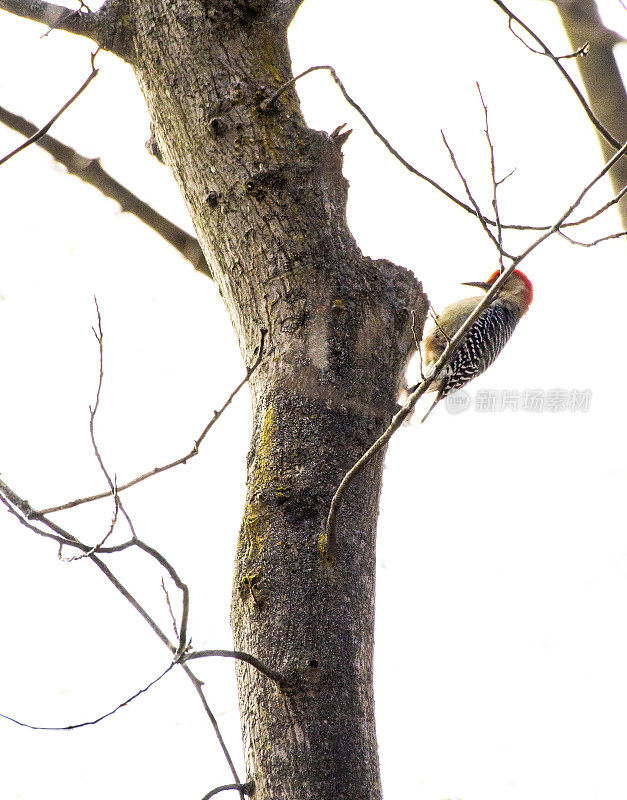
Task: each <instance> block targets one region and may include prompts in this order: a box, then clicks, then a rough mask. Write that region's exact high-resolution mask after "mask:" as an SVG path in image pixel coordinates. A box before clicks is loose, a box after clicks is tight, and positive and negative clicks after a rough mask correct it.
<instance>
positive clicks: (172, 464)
mask: <svg viewBox="0 0 627 800" xmlns="http://www.w3.org/2000/svg"><path fill="white" fill-rule="evenodd" d="M267 332H268V331H267V330H266V329H265V328H262V329H261V337H260V343H259V351H258V354H257V358H256V359H255V362H254V364H253V365H252V366H250V367H248V369H247V370H246V375H245V376H244V378H242V380H241V381H240V383H238V385H237V386H236V387H235V389H233V391H232V392H231V394H230V395H229V396H228V398H227V400H226V402H225V403H224V404H223V405H222V407H221V408H220V409H218V411H214V413H213V417H212V418H211V420H210V421H209V422H208V423H207V425H206V426H205V428H204V430H203V431H202V433H201V434H200V436H199V437H198V439H197V440H196V442H195V443H194V446H193V447H192V449H191V450H190V451H189V453H187V454H186V455H184V456H181V458H177V459H176V460H175V461H171V462H169V463H168V464H164V465H163V466H161V467H155V468H154V469H151V470H150V471H149V472H145V473H144V474H143V475H139V476H138V477H137V478H133V480H131V481H127V482H126V483H123V484H121V485H120V486H118V487H117V491H118V494H119V493H120V492H123V491H124V490H125V489H130V488H131V486H136V485H137V484H138V483H141V481H145V480H147V479H148V478H152V477H153V476H154V475H159V473H161V472H165V471H166V470H168V469H172V468H173V467H178V466H180V465H181V464H186V463H187V462H188V461H189V459H190V458H194V456H197V455H198V450H199V448H200V445H201V444H202V442H203V439H204V438H205V436H206V435H207V434H208V433H209V431H210V430H211V428H213V426H214V425H215V423H216V422H217V421H218V420H219V419H220V417H221V416H222V414H223V413H224V412H225V411H226V409H227V408H228V406H229V405H230V404H231V402H232V401H233V399H234V397H235V396H236V395H237V393H238V392H239V391H240V389H242V387H243V386H245V384H247V383H248V381H249V380H250V378H251V376H252V374H253V372H255V370H256V369H257V368H258V367H259V365H260V364H261V361H262V358H263V353H264V347H265V337H266V334H267ZM105 497H111V492H110V491H109V492H100V493H99V494H93V495H91V496H89V497H81V498H79V499H77V500H71V501H70V502H68V503H64V504H63V505H59V506H52V507H50V508H44V509H42V510H41V511H40V512H39V513H40V514H52V513H54V512H56V511H65V510H66V509H68V508H75V507H76V506H80V505H82V504H83V503H91V502H93V501H94V500H102V499H104V498H105Z"/></svg>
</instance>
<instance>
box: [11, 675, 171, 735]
mask: <svg viewBox="0 0 627 800" xmlns="http://www.w3.org/2000/svg"><path fill="white" fill-rule="evenodd" d="M174 666H176V661H173V662H172V663H171V664H169V665H168V667H167V668H166V669H165V670H164V671H163V672H162V673H161V675H159V676H158V677H157V678H155V679H154V680H152V681H150V683H149V684H148V685H147V686H144V687H143V689H140V690H139V691H137V692H135V694H133V695H131V696H130V697H129V698H128V699H127V700H123V701H122V702H121V703H118V705H117V706H116V707H115V708H114V709H113V710H112V711H107V713H106V714H101V715H100V716H99V717H97V718H96V719H92V720H89V721H88V722H78V723H76V724H75V725H60V726H57V725H31V724H30V723H28V722H21V721H20V720H19V719H14V718H13V717H9V716H7V714H0V717H2V718H3V719H7V720H9V722H14V723H15V724H16V725H19V726H20V727H22V728H30V729H31V730H32V731H75V730H76V729H77V728H85V727H87V726H88V725H97V724H98V723H99V722H102V720H103V719H107V717H112V716H113V715H114V714H115V713H116V712H118V711H119V710H120V709H122V708H124V706H127V705H128V704H129V703H132V702H133V700H135V699H136V698H137V697H139V696H140V695H142V694H145V693H146V692H147V691H148V690H149V689H151V688H152V687H153V686H154V685H155V683H158V682H159V681H160V680H161V679H162V678H165V676H166V675H167V674H168V672H169V671H170V670H171V669H172V667H174Z"/></svg>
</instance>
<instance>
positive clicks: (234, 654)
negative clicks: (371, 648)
mask: <svg viewBox="0 0 627 800" xmlns="http://www.w3.org/2000/svg"><path fill="white" fill-rule="evenodd" d="M214 656H220V657H222V658H234V659H237V660H239V661H245V662H246V663H247V664H250V665H251V666H252V667H254V668H255V669H256V670H258V671H259V672H261V673H262V674H263V675H265V676H266V677H267V678H270V680H272V681H274V682H275V683H278V684H279V685H280V686H283V685H285V684H286V683H287V678H286V677H285V675H283V674H282V673H280V672H277V671H276V670H275V669H272V668H271V667H268V666H266V665H265V664H264V663H263V662H262V661H260V660H259V659H258V658H255V656H251V655H250V654H249V653H243V652H242V651H241V650H193V651H192V652H191V653H185V654H184V655H183V656H182V657H181V661H191V660H192V659H195V658H212V657H214Z"/></svg>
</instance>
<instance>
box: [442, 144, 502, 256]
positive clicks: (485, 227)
mask: <svg viewBox="0 0 627 800" xmlns="http://www.w3.org/2000/svg"><path fill="white" fill-rule="evenodd" d="M440 133H441V134H442V140H443V142H444V145H445V146H446V149H447V150H448V154H449V156H450V159H451V161H452V163H453V166H454V167H455V171H456V172H457V174H458V175H459V178H460V180H461V182H462V183H463V184H464V189H465V190H466V195H467V196H468V199H469V200H470V202H471V203H472V206H473V208H474V209H475V215H476V217H477V218H478V220H479V222H480V223H481V226H482V227H483V230H484V231H485V232H486V233H487V234H488V237H489V238H490V241H491V242H492V244H493V245H494V246H495V247H496V249H497V250H498V253H499V258H501V259H502V257H503V256H505V257H506V258H513V256H511V255H510V254H509V253H507V252H506V251H505V250H503V248H502V246H501V244H500V243H499V240H498V239H497V238H496V236H495V235H494V234H493V233H492V231H491V230H490V228H489V227H488V223H487V221H486V218H485V217H484V216H483V214H482V212H481V209H480V208H479V204H478V203H477V201H476V200H475V198H474V197H473V196H472V192H471V191H470V187H469V186H468V182H467V180H466V178H465V177H464V174H463V172H462V171H461V169H460V168H459V165H458V163H457V159H456V158H455V154H454V153H453V151H452V149H451V147H450V145H449V143H448V142H447V140H446V136H445V135H444V131H440ZM499 229H500V223H499Z"/></svg>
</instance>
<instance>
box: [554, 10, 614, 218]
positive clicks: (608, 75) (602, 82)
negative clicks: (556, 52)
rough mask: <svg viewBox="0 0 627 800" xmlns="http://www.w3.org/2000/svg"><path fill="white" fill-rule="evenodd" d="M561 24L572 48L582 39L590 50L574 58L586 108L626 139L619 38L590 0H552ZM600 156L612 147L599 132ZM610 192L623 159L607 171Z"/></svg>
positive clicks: (612, 148) (608, 154) (606, 153)
mask: <svg viewBox="0 0 627 800" xmlns="http://www.w3.org/2000/svg"><path fill="white" fill-rule="evenodd" d="M554 3H555V6H556V7H557V10H558V11H559V15H560V18H561V20H562V25H563V26H564V29H565V30H566V33H567V35H568V39H569V41H570V43H571V46H572V48H573V51H574V50H577V49H578V48H580V47H581V46H582V45H583V44H585V42H589V43H590V51H589V53H588V55H586V56H585V57H580V58H578V59H577V66H578V68H579V73H580V75H581V78H582V80H583V84H584V87H585V89H586V94H587V95H588V98H589V102H590V107H591V108H592V111H593V113H594V115H595V117H596V118H597V119H598V120H599V121H600V122H601V123H602V124H603V125H604V126H605V128H607V130H609V132H610V133H611V134H612V135H613V136H614V137H615V138H616V139H618V141H619V142H625V141H627V92H625V86H624V84H623V80H622V78H621V74H620V71H619V69H618V64H617V63H616V59H615V57H614V46H615V45H616V44H617V43H618V42H619V41H621V39H620V37H618V36H617V34H615V33H614V32H613V31H610V30H608V29H607V28H606V27H605V26H604V25H603V22H602V21H601V17H600V16H599V10H598V8H597V5H596V3H595V2H594V0H554ZM599 142H600V144H601V149H602V151H603V157H604V158H605V160H606V161H607V160H608V159H609V158H611V156H613V155H614V153H615V152H616V149H615V148H614V147H612V146H611V145H610V144H608V142H607V141H606V140H605V139H604V138H603V136H601V135H600V134H599ZM610 180H611V182H612V188H613V189H614V192H616V193H617V192H618V191H620V189H622V188H623V187H624V186H626V185H627V162H626V161H625V159H624V158H623V159H621V160H620V161H619V162H618V163H617V164H616V165H615V166H614V167H613V168H612V170H611V171H610ZM618 209H619V211H620V215H621V220H622V222H623V225H624V226H625V227H627V197H623V198H622V200H621V201H620V203H619V205H618Z"/></svg>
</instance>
